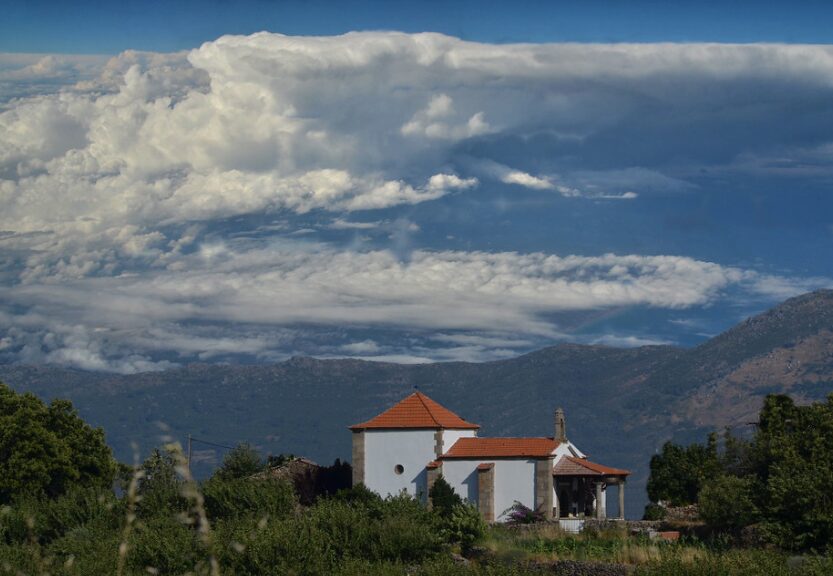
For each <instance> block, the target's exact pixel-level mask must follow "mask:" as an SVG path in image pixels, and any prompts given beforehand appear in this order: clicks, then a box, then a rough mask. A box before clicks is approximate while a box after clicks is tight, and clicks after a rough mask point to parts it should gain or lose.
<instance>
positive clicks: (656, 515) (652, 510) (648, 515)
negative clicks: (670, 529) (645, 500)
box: [642, 502, 667, 520]
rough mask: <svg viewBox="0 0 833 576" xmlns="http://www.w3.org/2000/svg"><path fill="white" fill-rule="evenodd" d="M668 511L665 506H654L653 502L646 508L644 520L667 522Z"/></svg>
mask: <svg viewBox="0 0 833 576" xmlns="http://www.w3.org/2000/svg"><path fill="white" fill-rule="evenodd" d="M666 515H667V510H666V509H665V506H660V505H659V504H654V503H653V502H651V503H649V504H648V505H647V506H645V514H644V515H643V516H642V519H643V520H665V516H666Z"/></svg>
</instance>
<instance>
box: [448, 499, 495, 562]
mask: <svg viewBox="0 0 833 576" xmlns="http://www.w3.org/2000/svg"><path fill="white" fill-rule="evenodd" d="M485 533H486V523H485V522H484V521H483V518H482V517H481V516H480V512H479V511H478V510H477V508H475V507H474V506H471V505H470V504H458V505H457V506H455V507H454V509H453V510H452V511H451V514H450V515H449V516H448V517H447V518H445V519H444V520H443V522H442V530H441V534H442V535H443V538H444V539H445V540H446V542H448V543H450V544H459V545H460V548H461V549H462V550H463V552H466V551H468V550H470V549H471V547H472V546H474V544H475V543H476V542H477V541H478V540H480V539H481V538H482V537H483V535H484V534H485Z"/></svg>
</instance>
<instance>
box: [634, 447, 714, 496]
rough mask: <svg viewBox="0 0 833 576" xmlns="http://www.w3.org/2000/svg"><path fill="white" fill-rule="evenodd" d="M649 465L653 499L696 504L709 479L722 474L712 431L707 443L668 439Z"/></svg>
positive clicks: (649, 486)
mask: <svg viewBox="0 0 833 576" xmlns="http://www.w3.org/2000/svg"><path fill="white" fill-rule="evenodd" d="M650 468H651V475H650V477H649V478H648V497H649V498H650V499H651V501H652V502H659V501H660V500H662V501H664V502H668V503H670V504H671V505H673V506H682V505H686V504H693V503H695V502H697V495H698V494H699V493H700V490H701V489H702V487H703V486H704V485H705V483H706V481H707V480H709V479H711V478H714V477H716V476H717V475H719V474H720V471H721V467H720V460H719V458H718V452H717V436H716V435H715V434H710V435H709V438H708V441H707V442H706V444H705V445H703V444H697V443H695V444H691V445H689V446H680V445H679V444H674V443H673V442H666V443H665V444H664V445H663V447H662V452H660V453H659V454H656V455H654V456H653V457H652V458H651V464H650Z"/></svg>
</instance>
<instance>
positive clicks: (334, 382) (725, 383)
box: [0, 290, 833, 517]
mask: <svg viewBox="0 0 833 576" xmlns="http://www.w3.org/2000/svg"><path fill="white" fill-rule="evenodd" d="M0 380H2V381H3V382H5V383H6V384H8V385H10V386H11V387H12V388H14V389H16V390H18V391H31V392H33V393H35V394H37V395H38V396H40V397H43V398H45V399H50V398H56V397H60V398H69V399H70V400H72V401H73V403H74V404H75V406H76V407H77V408H78V411H79V413H80V414H81V416H82V417H83V418H85V419H86V420H87V421H88V422H90V423H91V424H93V425H95V426H101V427H103V428H104V430H105V432H106V435H107V440H108V442H109V443H110V444H111V445H112V446H113V448H114V450H115V453H116V456H117V457H118V458H119V459H121V460H123V461H127V462H130V461H132V460H134V458H141V457H143V456H145V455H146V454H147V453H148V452H149V450H151V449H152V448H153V447H154V446H158V445H160V444H162V443H163V442H164V441H166V440H168V439H176V440H179V441H181V442H183V444H184V443H185V440H186V438H187V436H188V435H189V434H191V435H192V436H193V437H194V438H196V439H197V440H195V441H194V444H193V447H194V466H195V472H196V473H197V474H198V475H200V474H201V475H207V474H208V473H210V470H211V469H212V468H213V466H215V465H216V463H217V461H218V459H220V458H221V457H222V452H223V450H224V448H222V447H220V446H212V445H211V444H208V443H206V442H203V441H208V442H212V443H215V444H219V445H225V446H233V445H235V444H236V443H238V442H242V441H246V442H249V443H251V444H253V445H254V446H256V447H258V448H259V449H261V450H262V451H263V452H264V453H272V454H278V453H294V454H298V455H304V456H307V457H310V458H312V459H315V460H318V461H320V462H323V463H329V462H330V461H332V460H334V459H335V458H341V459H349V457H350V434H349V432H348V431H347V426H349V425H350V424H353V423H356V422H360V421H363V420H366V419H368V418H370V417H372V416H374V415H375V414H377V413H379V412H381V411H382V410H384V409H385V408H387V407H389V406H390V405H392V404H393V403H395V402H396V401H398V400H399V399H401V398H402V397H404V396H405V395H406V394H408V393H410V392H411V391H412V390H413V389H414V388H418V389H419V390H421V391H423V392H425V393H426V394H428V395H429V396H431V397H432V398H434V399H435V400H437V401H438V402H440V403H441V404H443V405H445V406H446V407H448V408H450V409H451V410H453V411H455V412H456V413H458V414H460V415H461V416H462V417H463V418H465V419H467V420H469V421H473V422H477V423H479V424H480V425H481V426H482V428H481V431H480V434H481V435H482V436H525V435H529V436H546V435H552V433H553V431H552V428H553V411H554V410H555V408H556V407H559V406H560V407H563V408H564V410H565V412H566V415H567V433H568V436H569V437H570V439H571V440H572V441H573V442H574V443H576V444H577V445H578V446H579V447H580V448H581V449H582V450H583V451H585V452H586V453H587V454H588V455H589V456H590V458H591V459H592V460H594V461H598V462H602V463H605V464H608V465H611V466H615V467H619V468H627V469H630V470H631V471H632V472H633V474H632V476H631V479H630V481H629V486H628V491H627V514H628V517H638V516H640V515H641V512H642V507H643V506H644V504H645V500H646V497H645V483H646V481H647V476H648V462H649V460H650V457H651V455H653V454H654V453H655V452H656V451H657V450H658V449H659V448H660V447H661V445H662V444H663V443H664V442H666V441H667V440H674V441H677V442H690V441H694V440H703V439H704V437H705V434H706V433H707V432H709V431H712V430H720V429H722V428H724V427H726V426H730V427H732V428H733V429H736V430H737V431H738V433H740V434H744V433H745V432H747V431H749V430H751V429H752V428H751V427H752V426H753V425H754V422H755V420H756V418H757V411H758V409H759V407H760V404H761V401H762V399H763V397H764V396H765V395H766V394H769V393H781V392H783V393H788V394H790V395H792V396H793V397H794V398H795V399H796V400H797V401H798V402H810V401H813V400H820V399H823V398H825V397H826V395H827V394H829V393H831V392H833V290H820V291H816V292H812V293H809V294H805V295H802V296H799V297H796V298H792V299H790V300H787V301H786V302H784V303H783V304H781V305H779V306H777V307H775V308H773V309H771V310H769V311H767V312H764V313H762V314H759V315H757V316H753V317H751V318H748V319H747V320H745V321H743V322H742V323H740V324H738V325H737V326H735V327H734V328H732V329H730V330H728V331H726V332H724V333H723V334H720V335H719V336H716V337H714V338H712V339H710V340H707V341H706V342H704V343H702V344H700V345H699V346H696V347H693V348H678V347H674V346H643V347H639V348H613V347H606V346H586V345H574V344H562V345H558V346H553V347H550V348H545V349H542V350H538V351H536V352H532V353H529V354H525V355H523V356H519V357H516V358H511V359H507V360H499V361H493V362H484V363H465V362H449V363H435V364H420V365H402V364H393V363H381V362H371V361H364V360H356V359H328V360H320V359H314V358H306V357H296V358H292V359H290V360H287V361H285V362H282V363H278V364H272V365H211V364H192V365H188V366H185V367H183V368H179V369H175V370H168V371H163V372H146V373H140V374H132V375H116V374H106V373H95V372H85V371H80V370H74V369H68V368H63V367H58V366H30V365H0Z"/></svg>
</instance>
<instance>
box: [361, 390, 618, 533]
mask: <svg viewBox="0 0 833 576" xmlns="http://www.w3.org/2000/svg"><path fill="white" fill-rule="evenodd" d="M479 428H480V427H479V426H478V425H477V424H473V423H471V422H468V421H466V420H464V419H462V418H461V417H459V416H458V415H456V414H455V413H453V412H451V411H450V410H448V409H447V408H444V407H443V406H441V405H440V404H438V403H437V402H435V401H433V400H431V399H430V398H428V397H427V396H426V395H425V394H422V393H420V392H416V393H414V394H411V395H410V396H408V397H407V398H405V399H404V400H402V401H401V402H399V403H397V404H396V405H394V406H393V407H391V408H390V409H389V410H386V411H385V412H383V413H382V414H379V415H378V416H376V417H374V418H372V419H370V420H368V421H366V422H363V423H361V424H356V425H354V426H351V427H350V430H351V431H352V433H353V462H352V465H353V484H354V485H356V484H364V485H365V486H366V487H367V488H369V489H370V490H373V491H375V492H377V493H379V494H380V495H382V496H387V495H393V494H399V493H401V492H403V491H404V492H407V493H408V494H411V495H413V496H416V497H418V498H420V499H421V500H423V501H424V502H426V503H427V502H428V498H427V496H428V493H429V491H430V489H431V486H432V485H433V484H434V482H435V481H436V479H437V478H439V477H440V476H442V477H443V478H444V479H445V480H446V482H448V483H449V484H450V485H451V487H452V488H454V491H455V492H456V493H457V494H458V495H460V496H461V497H462V498H463V499H464V500H466V501H468V502H470V503H471V504H473V505H475V506H477V508H478V510H479V511H480V513H481V515H482V516H483V518H484V519H485V520H486V521H488V522H495V521H497V522H500V521H503V520H506V518H507V517H506V515H505V514H504V513H505V512H506V511H507V510H508V509H509V508H510V507H512V506H513V505H514V504H515V503H520V504H522V505H524V506H526V507H528V508H530V509H533V510H537V511H539V512H541V513H542V514H543V515H544V517H545V518H548V519H552V518H565V519H566V518H584V517H588V516H592V517H597V518H604V517H605V516H606V510H605V505H604V501H605V498H604V496H605V490H606V488H607V486H609V485H617V486H618V487H619V516H620V517H623V510H624V492H623V488H624V482H625V479H626V477H627V476H628V474H629V472H628V471H627V470H621V469H617V468H610V467H607V466H602V465H600V464H595V463H593V462H590V461H589V460H587V458H586V456H585V455H584V454H583V453H582V452H581V451H579V450H578V448H576V447H575V446H574V445H573V444H572V443H571V442H570V441H569V440H567V437H566V423H565V419H564V413H563V411H561V410H560V409H559V410H557V411H556V413H555V435H554V436H553V437H536V438H480V437H478V436H477V432H478V429H479Z"/></svg>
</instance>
